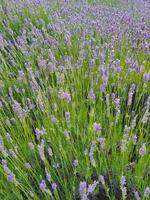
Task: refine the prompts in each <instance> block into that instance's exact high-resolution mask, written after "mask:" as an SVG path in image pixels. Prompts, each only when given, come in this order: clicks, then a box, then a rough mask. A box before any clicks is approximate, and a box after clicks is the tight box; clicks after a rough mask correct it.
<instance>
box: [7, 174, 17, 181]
mask: <svg viewBox="0 0 150 200" xmlns="http://www.w3.org/2000/svg"><path fill="white" fill-rule="evenodd" d="M7 180H8V182H15V180H16V176H15V174H11V175H8V176H7Z"/></svg>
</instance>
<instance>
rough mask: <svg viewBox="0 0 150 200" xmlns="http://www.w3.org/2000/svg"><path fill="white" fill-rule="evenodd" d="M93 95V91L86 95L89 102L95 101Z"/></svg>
mask: <svg viewBox="0 0 150 200" xmlns="http://www.w3.org/2000/svg"><path fill="white" fill-rule="evenodd" d="M95 98H96V96H95V93H94V91H93V89H91V90H90V92H89V93H88V99H89V100H91V101H95Z"/></svg>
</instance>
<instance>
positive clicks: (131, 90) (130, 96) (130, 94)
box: [128, 84, 136, 106]
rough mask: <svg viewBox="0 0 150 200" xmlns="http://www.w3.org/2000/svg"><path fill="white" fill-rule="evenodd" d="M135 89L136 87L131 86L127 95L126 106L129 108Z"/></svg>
mask: <svg viewBox="0 0 150 200" xmlns="http://www.w3.org/2000/svg"><path fill="white" fill-rule="evenodd" d="M135 89H136V85H135V84H133V85H132V86H131V88H130V90H129V93H128V106H131V104H132V98H133V95H134V93H135Z"/></svg>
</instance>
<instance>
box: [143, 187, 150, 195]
mask: <svg viewBox="0 0 150 200" xmlns="http://www.w3.org/2000/svg"><path fill="white" fill-rule="evenodd" d="M149 195H150V187H146V188H145V190H144V196H145V197H148V196H149Z"/></svg>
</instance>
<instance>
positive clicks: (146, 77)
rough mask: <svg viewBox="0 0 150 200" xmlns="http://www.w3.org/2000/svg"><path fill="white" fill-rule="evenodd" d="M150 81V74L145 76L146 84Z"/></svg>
mask: <svg viewBox="0 0 150 200" xmlns="http://www.w3.org/2000/svg"><path fill="white" fill-rule="evenodd" d="M149 80H150V72H148V73H145V74H144V82H145V83H147V82H148V81H149Z"/></svg>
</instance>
